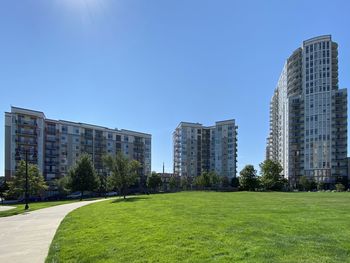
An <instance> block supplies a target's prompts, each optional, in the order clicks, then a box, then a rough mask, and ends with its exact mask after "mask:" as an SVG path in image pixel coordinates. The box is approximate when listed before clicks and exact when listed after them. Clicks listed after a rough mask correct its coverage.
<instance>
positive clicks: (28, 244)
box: [0, 199, 108, 263]
mask: <svg viewBox="0 0 350 263" xmlns="http://www.w3.org/2000/svg"><path fill="white" fill-rule="evenodd" d="M104 200H106V199H99V200H94V201H81V202H75V203H71V204H65V205H58V206H53V207H49V208H44V209H40V210H36V211H33V212H28V213H25V214H20V215H15V216H9V217H2V218H0V262H11V263H14V262H30V263H34V262H35V263H40V262H44V261H45V258H46V256H47V253H48V251H49V247H50V244H51V241H52V239H53V237H54V235H55V233H56V230H57V228H58V226H59V225H60V223H61V221H62V220H63V218H64V217H65V216H66V215H67V214H68V213H69V212H71V211H72V210H74V209H76V208H78V207H81V206H84V205H88V204H91V203H95V202H99V201H104ZM107 200H108V199H107Z"/></svg>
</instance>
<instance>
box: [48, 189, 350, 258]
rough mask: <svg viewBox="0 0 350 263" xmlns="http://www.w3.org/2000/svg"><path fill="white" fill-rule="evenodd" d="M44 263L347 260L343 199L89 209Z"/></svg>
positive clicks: (222, 196) (207, 199)
mask: <svg viewBox="0 0 350 263" xmlns="http://www.w3.org/2000/svg"><path fill="white" fill-rule="evenodd" d="M46 262H123V263H124V262H191V263H192V262H200V263H203V262H350V193H248V192H236V193H217V192H182V193H176V194H159V195H151V196H139V197H137V196H135V197H129V199H128V200H127V201H122V200H114V201H106V202H101V203H96V204H92V205H89V206H86V207H82V208H79V209H77V210H75V211H73V212H72V213H70V214H69V215H68V216H67V217H66V218H65V219H64V221H63V222H62V224H61V225H60V227H59V229H58V231H57V233H56V235H55V238H54V240H53V242H52V244H51V247H50V251H49V255H48V257H47V259H46Z"/></svg>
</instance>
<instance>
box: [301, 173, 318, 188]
mask: <svg viewBox="0 0 350 263" xmlns="http://www.w3.org/2000/svg"><path fill="white" fill-rule="evenodd" d="M298 185H299V189H300V190H303V191H311V190H314V189H316V188H317V184H316V182H315V180H314V179H313V178H312V177H310V178H308V177H307V176H305V175H303V176H300V177H299V184H298Z"/></svg>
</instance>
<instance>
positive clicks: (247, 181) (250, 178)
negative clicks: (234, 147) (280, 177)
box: [239, 164, 259, 191]
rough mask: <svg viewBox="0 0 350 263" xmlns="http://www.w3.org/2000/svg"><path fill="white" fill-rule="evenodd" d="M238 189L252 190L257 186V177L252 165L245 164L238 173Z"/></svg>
mask: <svg viewBox="0 0 350 263" xmlns="http://www.w3.org/2000/svg"><path fill="white" fill-rule="evenodd" d="M239 184H240V189H242V190H248V191H254V190H255V189H256V188H257V187H258V186H259V179H258V177H257V176H256V170H255V169H254V166H253V165H250V164H248V165H246V166H245V167H244V168H243V169H242V170H241V172H240V173H239Z"/></svg>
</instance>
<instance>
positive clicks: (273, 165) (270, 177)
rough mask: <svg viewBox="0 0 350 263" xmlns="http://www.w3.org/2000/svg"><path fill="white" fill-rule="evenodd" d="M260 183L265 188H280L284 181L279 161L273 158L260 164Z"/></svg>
mask: <svg viewBox="0 0 350 263" xmlns="http://www.w3.org/2000/svg"><path fill="white" fill-rule="evenodd" d="M260 171H261V184H262V186H263V187H264V188H265V190H277V191H278V190H282V189H283V187H284V186H285V183H286V181H285V180H284V178H283V176H282V175H281V172H282V171H283V168H282V166H281V165H280V163H279V162H277V161H273V160H265V161H264V162H263V163H261V164H260Z"/></svg>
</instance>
